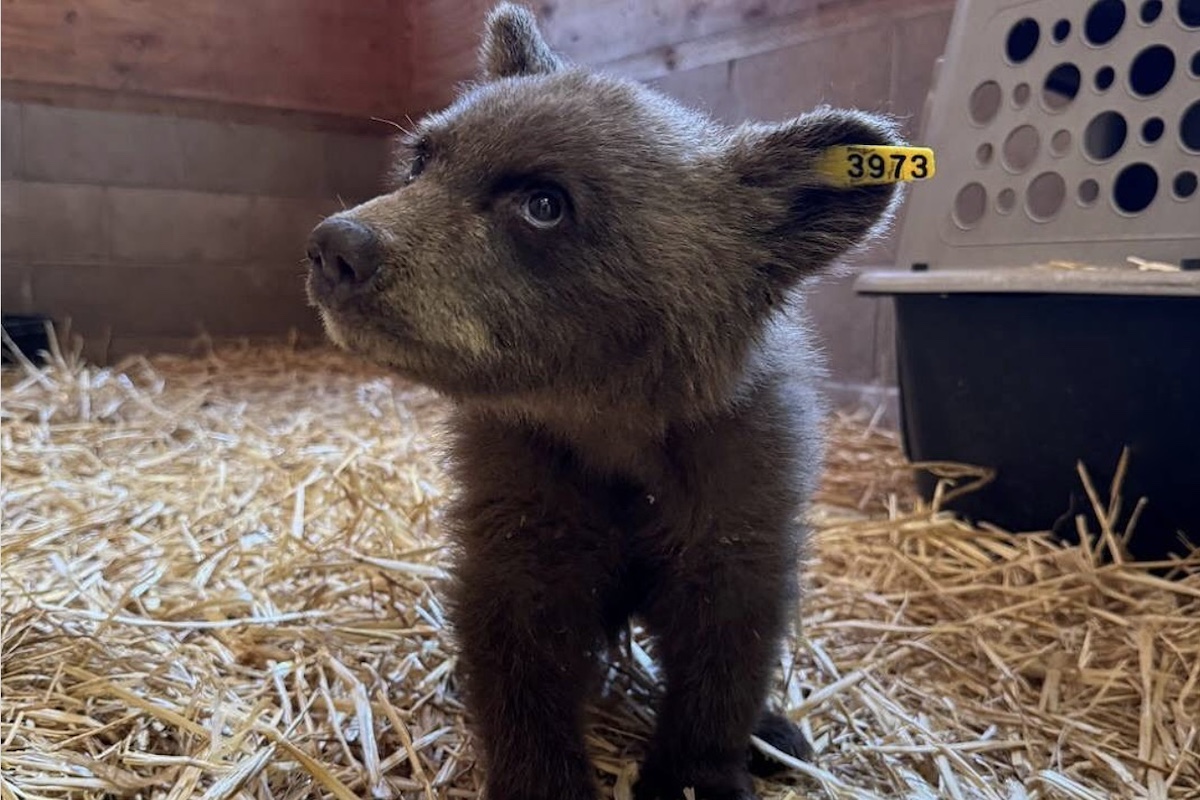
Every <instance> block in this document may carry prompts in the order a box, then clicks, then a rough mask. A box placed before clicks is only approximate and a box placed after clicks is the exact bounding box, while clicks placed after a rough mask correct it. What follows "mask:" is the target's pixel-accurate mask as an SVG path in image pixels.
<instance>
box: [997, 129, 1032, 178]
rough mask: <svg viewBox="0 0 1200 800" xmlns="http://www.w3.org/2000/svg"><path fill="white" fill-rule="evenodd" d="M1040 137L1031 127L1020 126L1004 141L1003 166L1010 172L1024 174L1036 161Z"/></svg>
mask: <svg viewBox="0 0 1200 800" xmlns="http://www.w3.org/2000/svg"><path fill="white" fill-rule="evenodd" d="M1040 148H1041V137H1040V136H1039V135H1038V131H1037V128H1035V127H1033V126H1032V125H1020V126H1018V127H1016V128H1013V130H1012V131H1011V132H1010V133H1009V134H1008V136H1007V137H1005V139H1004V148H1003V150H1002V155H1003V156H1004V166H1006V167H1008V169H1009V170H1011V171H1012V172H1018V173H1020V172H1024V171H1025V170H1027V169H1029V167H1030V166H1032V165H1033V162H1034V161H1035V160H1037V154H1038V150H1039V149H1040Z"/></svg>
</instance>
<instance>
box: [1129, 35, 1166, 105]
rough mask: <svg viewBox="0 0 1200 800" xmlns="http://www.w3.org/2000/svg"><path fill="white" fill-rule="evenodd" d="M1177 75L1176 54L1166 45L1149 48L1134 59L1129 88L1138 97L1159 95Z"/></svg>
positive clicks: (1130, 68)
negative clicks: (1172, 77)
mask: <svg viewBox="0 0 1200 800" xmlns="http://www.w3.org/2000/svg"><path fill="white" fill-rule="evenodd" d="M1174 74H1175V54H1174V53H1172V52H1171V48H1169V47H1167V46H1166V45H1161V44H1155V45H1151V46H1150V47H1147V48H1146V49H1145V50H1143V51H1141V52H1140V53H1138V54H1137V55H1136V56H1134V58H1133V63H1132V64H1131V65H1130V67H1129V88H1130V89H1132V90H1133V93H1134V94H1136V95H1137V96H1138V97H1151V96H1153V95H1156V94H1158V93H1159V92H1161V91H1162V90H1163V89H1164V88H1166V85H1167V84H1168V83H1170V82H1171V76H1172V75H1174Z"/></svg>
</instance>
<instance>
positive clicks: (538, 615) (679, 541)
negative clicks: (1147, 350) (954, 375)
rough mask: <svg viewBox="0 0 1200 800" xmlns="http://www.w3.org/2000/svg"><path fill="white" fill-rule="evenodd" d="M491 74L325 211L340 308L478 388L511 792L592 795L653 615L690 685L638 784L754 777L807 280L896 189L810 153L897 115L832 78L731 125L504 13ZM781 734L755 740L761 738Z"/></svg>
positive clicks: (678, 693) (795, 509)
mask: <svg viewBox="0 0 1200 800" xmlns="http://www.w3.org/2000/svg"><path fill="white" fill-rule="evenodd" d="M480 56H481V63H482V69H481V75H480V77H479V80H478V81H477V82H476V83H474V84H473V85H471V86H468V87H465V88H464V89H463V91H462V93H461V95H460V96H459V97H458V99H457V100H456V101H455V102H454V103H453V104H452V105H451V106H450V107H449V108H447V109H445V110H443V111H440V112H438V113H434V114H431V115H429V116H428V117H426V118H424V119H422V120H421V121H420V122H419V123H418V124H417V125H416V129H415V130H414V131H413V132H412V133H411V135H409V136H408V137H407V139H406V140H405V142H404V143H403V153H404V155H403V157H402V158H401V159H400V160H401V162H402V163H401V165H400V167H399V170H398V172H399V174H398V181H397V186H396V188H395V190H394V191H392V192H390V193H388V194H385V195H383V196H381V197H377V198H375V199H373V200H371V201H369V202H366V203H363V204H362V205H359V206H357V207H355V208H352V209H349V210H347V211H343V212H341V213H338V214H335V215H333V216H331V217H329V218H328V219H326V220H325V221H323V222H322V223H321V224H320V225H319V226H318V227H317V228H316V229H315V230H314V231H313V233H312V235H311V238H310V240H309V243H308V255H309V259H310V262H311V266H310V271H309V275H308V278H307V281H308V292H309V296H310V298H311V300H312V302H313V304H314V305H315V306H316V307H317V308H318V310H319V312H320V315H321V317H322V319H323V322H324V325H325V328H326V330H327V332H328V335H329V336H330V338H331V339H332V340H333V341H334V342H335V343H337V344H338V345H340V346H342V347H345V348H347V349H349V350H351V351H354V352H356V353H359V354H362V355H364V356H366V357H368V358H371V359H373V360H375V361H377V362H379V363H382V364H384V365H388V366H390V367H391V368H394V369H395V370H396V371H397V372H399V373H401V374H403V375H405V376H408V377H409V378H411V379H414V380H416V381H419V382H422V383H424V384H426V385H428V386H430V387H433V388H434V389H435V390H437V391H439V392H441V393H442V394H443V395H445V396H446V397H447V398H448V399H449V400H450V401H451V403H452V406H453V411H452V420H451V430H452V434H453V436H452V442H451V453H450V455H451V456H452V459H451V461H452V464H453V466H452V470H453V477H454V479H455V480H456V485H457V487H458V496H457V497H456V499H455V501H454V504H453V507H452V508H451V509H450V513H449V529H450V533H451V535H452V537H453V541H454V543H455V545H456V554H455V563H454V567H453V581H452V584H451V587H452V588H451V597H450V598H449V599H450V603H449V606H450V609H451V611H452V618H451V621H452V625H453V629H454V632H455V637H456V639H457V643H458V646H459V648H460V650H461V658H460V667H461V676H462V681H463V683H462V685H463V688H464V691H465V698H466V703H467V708H468V711H469V714H470V717H471V720H472V724H473V725H474V727H475V730H476V731H477V741H478V743H479V747H480V751H481V752H480V756H481V759H482V762H483V765H484V768H485V770H486V786H487V796H488V798H489V800H591V798H595V797H596V794H597V790H596V785H595V782H594V771H593V769H592V767H591V765H590V764H589V762H588V757H587V752H586V748H585V746H584V731H585V727H586V723H587V721H586V718H585V709H586V707H587V703H588V699H589V697H590V695H591V692H592V691H593V690H595V689H597V688H598V685H599V681H600V679H601V676H602V674H603V672H602V669H603V665H602V663H601V656H602V654H603V653H605V652H606V648H607V647H608V646H609V645H610V644H611V642H612V641H613V640H614V638H615V637H617V636H618V635H619V632H620V631H621V630H623V629H624V627H625V626H626V625H627V623H628V620H629V619H630V617H631V616H633V615H637V617H638V618H639V619H640V620H641V621H642V622H643V623H644V625H645V626H646V628H647V630H648V631H649V632H650V634H651V635H652V636H653V638H654V650H655V655H656V658H657V659H658V661H659V663H660V665H661V668H662V672H663V674H664V676H665V677H664V683H665V685H664V687H663V692H662V698H661V702H660V705H659V707H658V708H657V715H656V719H657V721H656V728H655V730H654V732H653V735H652V736H651V738H650V740H649V742H648V744H647V750H646V756H645V761H644V763H643V764H642V765H641V768H640V770H639V779H638V783H637V787H636V792H637V796H638V798H642V799H644V800H651V799H652V798H662V800H676V799H677V798H681V797H682V796H683V791H684V789H686V788H689V787H690V788H692V789H694V790H695V793H696V796H697V797H698V798H701V799H702V800H703V799H707V800H725V799H726V798H730V799H732V798H738V799H739V800H747V799H748V798H753V797H754V791H753V786H752V782H751V773H752V771H753V772H760V773H761V772H766V771H769V769H770V768H771V767H772V766H775V767H778V766H779V765H778V764H777V763H775V762H769V761H767V760H766V759H763V758H762V757H761V756H758V755H752V751H751V742H750V738H751V735H752V734H757V735H759V736H761V737H763V738H764V739H765V740H766V741H768V742H770V743H771V744H773V745H774V746H776V747H777V748H779V749H781V750H783V751H784V752H787V753H789V754H791V755H794V756H797V757H803V756H805V755H807V752H808V751H807V744H806V743H805V741H804V738H803V737H802V736H801V734H800V732H799V730H798V729H797V728H796V726H795V725H793V724H792V723H791V722H790V721H789V720H788V719H786V718H785V717H784V716H783V715H781V714H778V713H775V712H772V711H770V710H768V694H769V687H770V684H771V681H772V676H773V672H774V668H775V666H776V665H777V664H778V663H779V660H778V659H779V654H780V648H781V647H782V644H783V640H784V637H785V635H786V633H787V628H788V624H789V621H790V619H791V617H792V616H793V610H794V602H795V599H796V594H797V571H798V559H799V555H800V552H801V547H802V543H803V539H804V513H805V509H806V505H807V503H808V501H809V498H810V496H811V494H812V492H813V491H814V490H815V487H816V483H817V480H818V476H819V474H820V470H821V462H822V444H821V430H822V424H823V414H824V408H823V406H822V403H821V400H820V398H819V396H818V392H817V384H818V382H819V380H820V377H821V371H820V370H821V367H820V360H819V357H818V354H817V350H816V348H815V346H814V344H813V343H812V342H811V341H810V338H809V334H808V332H807V330H806V327H805V324H804V321H803V319H802V317H801V309H800V308H799V304H798V303H797V302H796V298H795V294H796V290H797V289H798V288H800V287H801V285H802V283H803V282H804V280H805V279H806V278H807V277H809V276H812V275H814V274H816V273H817V272H818V271H820V270H821V269H822V268H824V267H826V266H828V265H829V264H830V263H831V262H832V261H833V260H834V259H836V258H837V257H839V256H841V255H843V254H844V253H845V252H846V251H848V250H850V249H852V248H854V247H856V246H858V245H860V244H861V243H862V242H863V241H864V240H865V239H866V238H867V237H868V236H869V235H870V234H871V233H872V232H873V230H875V229H876V228H877V226H878V225H880V224H881V222H882V221H883V220H884V219H885V218H887V217H888V215H889V212H890V210H891V208H892V205H893V202H894V201H895V195H896V192H895V189H894V187H891V186H876V187H860V188H853V189H838V188H831V187H828V186H825V185H823V184H822V183H821V181H820V179H819V177H818V175H817V174H816V172H815V164H816V161H817V158H818V156H819V155H820V153H821V151H822V150H823V149H824V148H826V147H829V146H831V145H838V144H898V143H899V138H898V136H897V134H896V130H895V128H894V127H893V125H892V124H891V123H890V122H889V121H887V120H885V119H881V118H878V117H875V116H871V115H867V114H862V113H858V112H852V111H837V110H830V109H820V110H817V111H813V112H811V113H808V114H806V115H803V116H799V117H797V118H795V119H792V120H790V121H787V122H783V123H779V124H744V125H741V126H738V127H735V128H729V127H726V126H723V125H720V124H718V123H716V122H714V121H713V120H711V119H709V118H707V117H705V116H704V115H702V114H700V113H697V112H695V111H692V110H689V109H686V108H684V107H682V106H680V105H679V104H677V103H675V102H673V101H672V100H671V99H669V98H667V97H665V96H664V95H662V94H659V93H657V92H655V91H653V90H652V89H650V88H647V87H646V86H643V85H641V84H638V83H635V82H632V81H628V80H623V79H619V78H614V77H610V76H605V75H601V74H596V73H594V72H591V71H588V70H585V69H582V68H580V67H578V66H575V65H572V64H571V63H569V62H568V61H567V60H566V59H564V58H563V57H561V56H560V55H558V54H556V53H555V52H553V51H552V50H551V49H550V48H549V47H548V46H547V44H546V43H545V41H544V40H543V38H542V37H541V35H540V33H539V32H538V30H537V26H536V22H535V19H534V17H533V15H532V14H531V13H530V12H528V11H527V10H525V9H523V8H520V7H517V6H513V5H508V4H503V5H500V6H499V7H497V8H496V9H494V10H493V11H492V13H491V14H490V16H489V18H488V21H487V26H486V32H485V35H484V41H483V45H482V48H481V53H480ZM754 753H755V754H757V751H754Z"/></svg>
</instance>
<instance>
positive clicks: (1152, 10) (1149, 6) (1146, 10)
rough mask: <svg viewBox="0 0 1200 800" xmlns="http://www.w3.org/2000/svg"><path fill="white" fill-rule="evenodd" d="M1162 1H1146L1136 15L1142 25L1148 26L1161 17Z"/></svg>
mask: <svg viewBox="0 0 1200 800" xmlns="http://www.w3.org/2000/svg"><path fill="white" fill-rule="evenodd" d="M1162 8H1163V6H1162V0H1146V2H1144V3H1142V11H1141V13H1140V14H1139V15H1138V16H1139V18H1140V19H1141V20H1142V23H1143V24H1144V25H1150V24H1151V23H1153V22H1154V21H1155V20H1157V19H1158V18H1159V17H1160V16H1161V15H1162Z"/></svg>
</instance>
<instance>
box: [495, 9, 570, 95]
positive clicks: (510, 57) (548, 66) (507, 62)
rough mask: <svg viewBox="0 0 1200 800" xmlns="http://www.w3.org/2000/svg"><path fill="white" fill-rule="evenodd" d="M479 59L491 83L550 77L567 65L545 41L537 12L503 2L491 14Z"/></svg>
mask: <svg viewBox="0 0 1200 800" xmlns="http://www.w3.org/2000/svg"><path fill="white" fill-rule="evenodd" d="M479 60H480V64H481V66H482V68H483V75H484V77H485V78H487V79H488V80H497V79H499V78H510V77H515V76H519V75H548V74H550V73H552V72H556V71H558V70H560V69H563V68H564V67H565V66H566V64H565V62H564V61H563V59H562V58H561V57H559V56H558V55H557V54H556V53H555V52H554V51H553V50H551V49H550V45H548V44H546V40H545V39H543V38H542V34H541V31H539V30H538V24H537V18H536V17H535V16H534V15H533V12H531V11H530V10H529V9H527V8H525V7H524V6H519V5H515V4H513V3H501V4H500V5H498V6H496V7H495V8H494V9H492V12H491V13H490V14H488V18H487V26H486V32H485V33H484V38H483V46H482V47H481V48H480V51H479Z"/></svg>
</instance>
